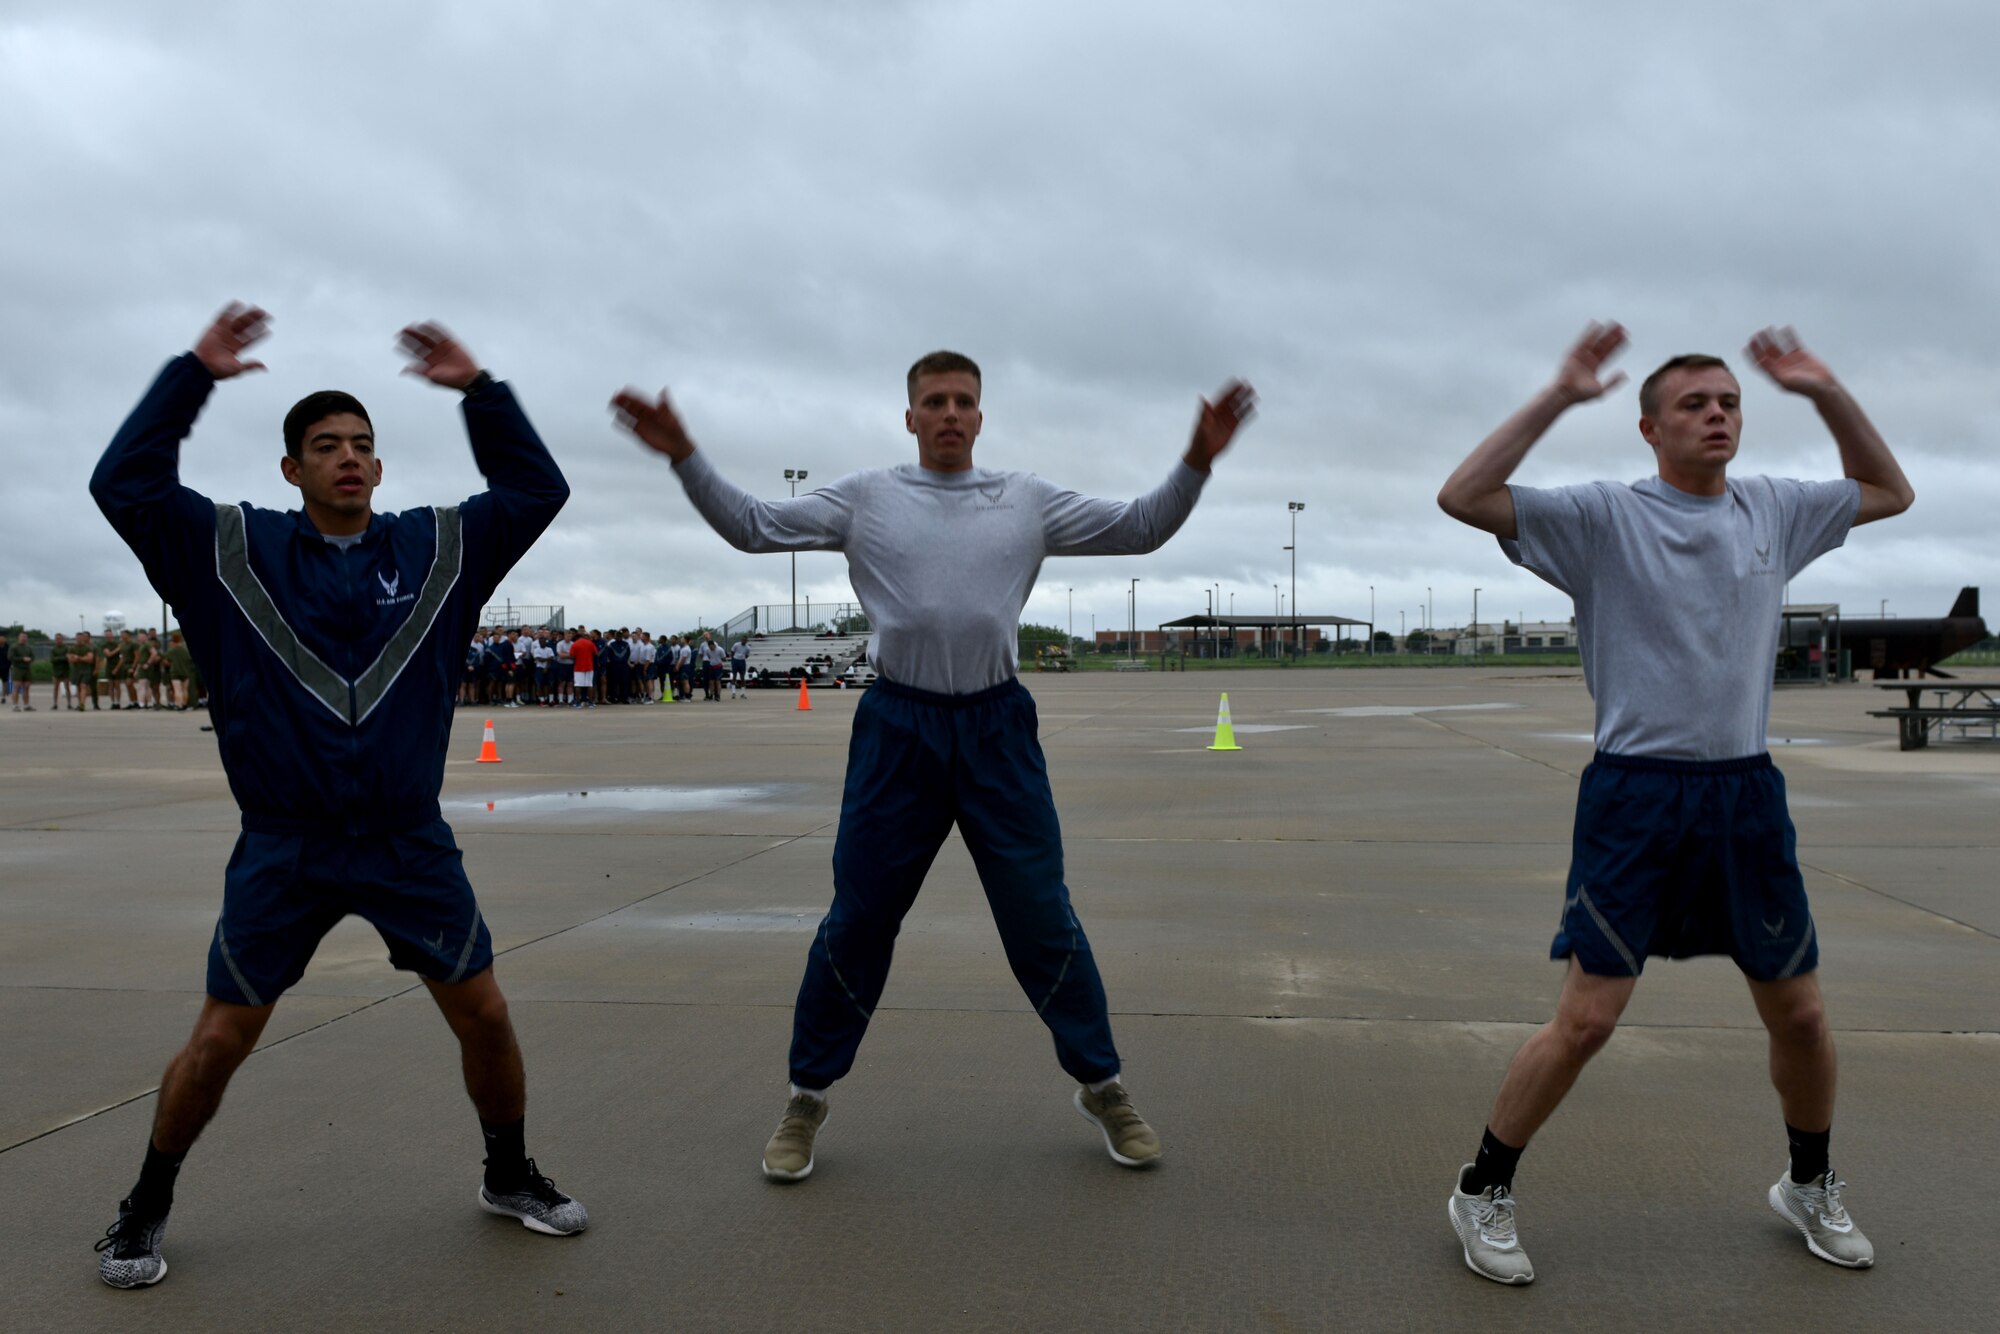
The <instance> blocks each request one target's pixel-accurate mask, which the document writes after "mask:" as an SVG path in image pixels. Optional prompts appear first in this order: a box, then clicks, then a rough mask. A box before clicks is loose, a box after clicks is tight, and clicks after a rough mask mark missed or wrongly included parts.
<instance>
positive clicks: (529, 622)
mask: <svg viewBox="0 0 2000 1334" xmlns="http://www.w3.org/2000/svg"><path fill="white" fill-rule="evenodd" d="M568 610H569V609H568V608H567V607H565V606H563V605H562V604H561V603H560V602H555V603H534V604H529V603H525V602H496V603H494V604H493V605H492V606H490V607H486V608H483V609H482V610H481V611H480V613H479V623H480V624H481V625H497V626H499V627H500V628H501V629H502V630H561V629H565V628H567V627H568V625H569V619H568V615H567V613H568Z"/></svg>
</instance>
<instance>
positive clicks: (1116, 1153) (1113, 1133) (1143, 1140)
mask: <svg viewBox="0 0 2000 1334" xmlns="http://www.w3.org/2000/svg"><path fill="white" fill-rule="evenodd" d="M1076 1109H1077V1111H1079V1112H1082V1113H1083V1115H1084V1117H1085V1119H1086V1120H1089V1121H1090V1122H1092V1123H1093V1124H1095V1125H1096V1126H1097V1128H1098V1129H1099V1130H1101V1131H1102V1132H1104V1148H1105V1151H1106V1152H1108V1153H1109V1154H1110V1155H1111V1161H1112V1162H1114V1163H1117V1164H1118V1165H1119V1166H1120V1167H1151V1166H1152V1165H1153V1164H1154V1163H1156V1162H1158V1161H1159V1158H1160V1137H1159V1136H1158V1135H1155V1134H1154V1133H1153V1128H1152V1127H1151V1126H1149V1125H1147V1124H1146V1123H1145V1121H1144V1120H1143V1119H1141V1118H1140V1116H1139V1114H1138V1113H1137V1112H1135V1111H1133V1110H1132V1095H1131V1094H1129V1093H1127V1092H1126V1091H1125V1086H1124V1085H1123V1084H1121V1083H1118V1082H1117V1081H1115V1080H1114V1081H1112V1082H1111V1083H1110V1084H1108V1085H1106V1086H1105V1089H1104V1092H1102V1093H1092V1092H1091V1091H1090V1090H1089V1089H1088V1088H1078V1089H1077V1091H1076Z"/></svg>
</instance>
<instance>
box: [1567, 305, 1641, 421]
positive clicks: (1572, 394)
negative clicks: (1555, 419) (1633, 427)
mask: <svg viewBox="0 0 2000 1334" xmlns="http://www.w3.org/2000/svg"><path fill="white" fill-rule="evenodd" d="M1624 346H1625V326H1624V325H1622V324H1620V323H1618V322H1617V321H1616V320H1613V321H1611V322H1610V323H1608V324H1598V323H1596V322H1595V321H1593V322H1592V323H1591V324H1590V326H1589V327H1588V328H1586V329H1585V330H1584V331H1583V337H1581V338H1579V339H1577V340H1576V346H1575V347H1572V348H1571V349H1570V350H1569V355H1568V356H1566V357H1564V358H1563V364H1562V369H1560V370H1558V371H1557V372H1556V388H1557V390H1559V391H1560V392H1561V394H1562V396H1563V397H1564V398H1566V399H1568V400H1569V401H1570V402H1571V403H1587V402H1589V401H1590V400H1591V399H1593V398H1600V397H1602V396H1603V395H1605V394H1608V393H1610V392H1611V391H1612V390H1613V389H1616V388H1617V387H1618V386H1619V385H1621V384H1624V383H1625V372H1624V371H1619V372H1617V373H1616V374H1614V375H1612V376H1611V377H1610V378H1608V379H1606V378H1602V373H1603V370H1604V364H1605V363H1606V362H1608V361H1610V360H1611V358H1613V357H1615V356H1617V355H1618V353H1619V351H1620V349H1622V348H1623V347H1624Z"/></svg>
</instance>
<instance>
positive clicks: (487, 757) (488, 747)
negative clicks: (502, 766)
mask: <svg viewBox="0 0 2000 1334" xmlns="http://www.w3.org/2000/svg"><path fill="white" fill-rule="evenodd" d="M476 762H477V763H479V764H499V763H500V762H501V760H500V747H499V746H498V745H497V744H496V743H495V742H494V740H493V720H492V719H491V718H488V719H487V720H486V735H485V736H484V737H483V738H481V739H480V742H479V759H478V760H477V761H476Z"/></svg>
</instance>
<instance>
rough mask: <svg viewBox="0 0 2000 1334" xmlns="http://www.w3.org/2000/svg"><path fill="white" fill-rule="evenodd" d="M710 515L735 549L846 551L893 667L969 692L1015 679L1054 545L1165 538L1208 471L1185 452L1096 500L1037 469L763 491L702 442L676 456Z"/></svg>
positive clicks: (881, 655) (884, 471)
mask: <svg viewBox="0 0 2000 1334" xmlns="http://www.w3.org/2000/svg"><path fill="white" fill-rule="evenodd" d="M674 471H675V473H677V474H678V475H679V476H680V479H681V485H682V486H683V487H684V488H686V490H687V494H688V499H689V500H691V501H693V502H694V507H695V509H696V510H698V511H700V513H701V517H702V518H704V519H706V520H708V524H709V526H710V527H711V528H713V529H715V531H716V532H717V533H719V534H721V536H722V538H723V539H724V540H725V541H727V542H728V543H729V544H730V545H731V546H733V547H735V548H737V549H738V550H740V551H754V552H767V551H840V552H845V553H846V555H847V566H848V575H849V579H850V582H852V583H853V585H854V592H855V594H856V596H858V597H859V598H860V599H861V609H862V610H863V611H865V612H866V613H867V614H868V621H869V624H870V625H872V626H874V627H875V632H874V634H873V635H872V636H871V637H870V638H869V641H868V658H869V661H870V662H871V663H873V664H874V666H875V670H876V671H878V672H880V673H881V674H882V675H883V676H885V677H887V678H888V679H890V680H891V681H896V682H899V683H901V684H903V685H907V686H913V687H915V688H916V689H918V690H929V691H934V692H936V693H938V694H944V695H966V694H971V693H972V692H973V691H976V690H984V689H986V688H988V687H989V686H996V685H999V684H1001V683H1002V682H1005V681H1009V680H1012V679H1013V677H1014V674H1015V672H1016V670H1017V668H1018V665H1019V662H1018V656H1017V646H1016V636H1017V633H1018V631H1019V627H1020V621H1021V608H1022V607H1023V606H1025V605H1026V604H1027V601H1028V594H1029V593H1030V592H1031V591H1033V589H1034V587H1035V578H1036V576H1037V575H1038V574H1040V572H1041V568H1042V561H1043V560H1044V559H1045V558H1047V557H1049V556H1135V555H1141V554H1144V553H1145V552H1148V551H1156V550H1158V549H1159V548H1160V547H1161V546H1162V545H1164V544H1165V542H1166V540H1167V539H1168V538H1170V537H1172V536H1173V535H1174V533H1175V532H1176V531H1177V530H1178V529H1179V528H1180V526H1181V524H1183V523H1184V522H1186V521H1187V516H1188V515H1189V514H1190V513H1191V512H1192V511H1193V510H1194V503H1195V500H1196V499H1197V498H1198V497H1199V496H1200V495H1201V488H1202V486H1203V484H1204V483H1206V482H1207V480H1208V475H1207V474H1206V473H1200V472H1196V471H1195V470H1194V469H1193V468H1190V467H1188V466H1187V464H1186V463H1176V464H1175V465H1174V470H1173V472H1171V473H1170V474H1168V476H1167V480H1166V481H1165V482H1163V483H1161V484H1160V485H1159V486H1158V487H1156V488H1154V489H1153V490H1152V491H1150V492H1148V493H1147V494H1145V495H1143V496H1141V497H1139V499H1137V500H1134V501H1130V502H1126V501H1122V500H1098V499H1093V498H1092V497H1089V496H1081V495H1078V494H1077V493H1076V492H1074V491H1065V490H1063V489H1062V488H1060V487H1058V486H1056V485H1054V484H1053V483H1051V482H1047V481H1044V480H1043V479H1042V478H1040V477H1037V476H1035V475H1034V474H1033V473H1025V472H990V471H988V470H986V469H984V468H973V469H970V470H969V471H966V472H931V471H928V470H926V469H924V468H921V467H919V466H917V465H916V464H914V463H906V464H903V465H902V466H900V467H896V468H873V469H869V470H868V471H866V472H857V473H850V474H849V475H847V476H846V477H843V478H841V479H840V480H839V481H837V482H834V483H833V484H832V485H830V486H825V487H822V488H820V489H819V490H817V491H815V492H813V493H812V494H811V495H805V496H800V497H798V498H797V499H796V500H759V499H757V498H756V497H755V496H752V495H750V494H749V493H748V492H746V491H743V490H741V489H740V488H738V487H736V486H734V485H732V484H731V483H730V482H728V481H726V480H725V479H724V478H723V477H722V475H721V474H720V473H718V472H716V470H715V469H714V468H712V467H710V466H709V463H708V460H707V458H706V457H705V456H704V455H702V454H700V453H698V452H697V453H695V454H693V455H691V456H689V457H688V459H687V460H686V461H684V462H682V463H678V464H675V465H674Z"/></svg>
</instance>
